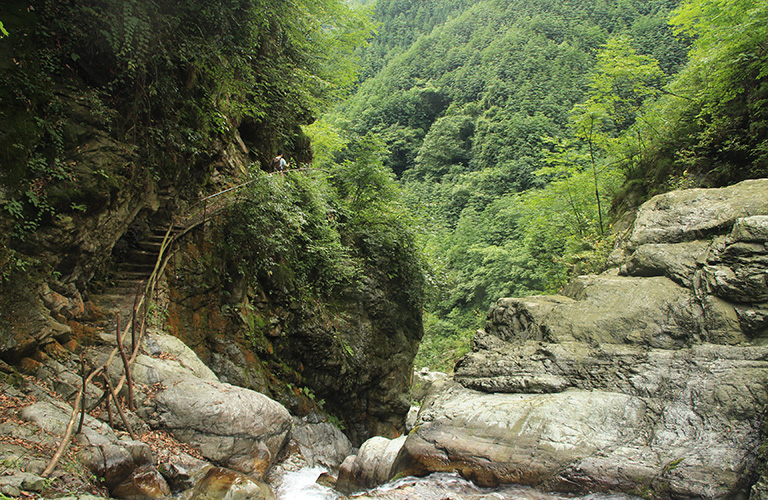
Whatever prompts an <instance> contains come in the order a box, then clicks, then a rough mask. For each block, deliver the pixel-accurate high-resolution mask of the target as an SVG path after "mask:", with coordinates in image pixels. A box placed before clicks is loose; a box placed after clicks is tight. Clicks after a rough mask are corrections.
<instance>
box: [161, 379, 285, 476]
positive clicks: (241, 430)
mask: <svg viewBox="0 0 768 500" xmlns="http://www.w3.org/2000/svg"><path fill="white" fill-rule="evenodd" d="M148 417H149V418H150V419H151V420H150V423H151V425H152V426H153V427H156V428H160V429H163V430H167V431H169V432H171V433H172V434H173V435H174V437H176V438H177V439H178V440H180V441H182V442H184V443H187V444H189V445H191V446H194V447H195V448H197V449H198V450H200V453H201V454H202V455H203V456H204V457H205V458H207V459H208V460H211V461H212V462H214V463H216V464H219V465H221V466H223V467H227V468H230V469H233V470H236V471H239V472H243V473H245V474H253V475H255V476H258V477H260V476H263V475H264V474H265V473H266V472H267V470H268V469H269V467H270V466H271V465H272V464H273V463H274V461H275V459H276V458H277V454H278V453H279V452H280V450H282V448H283V446H284V445H285V444H286V443H287V441H288V438H289V434H290V430H291V416H290V414H289V413H288V410H286V409H285V408H284V407H283V406H282V405H280V404H279V403H277V402H275V401H273V400H271V399H269V398H268V397H266V396H264V395H263V394H259V393H257V392H255V391H251V390H249V389H243V388H241V387H236V386H232V385H229V384H223V383H221V382H210V381H203V380H200V379H186V380H179V381H177V382H173V383H171V384H169V385H168V386H164V387H162V388H161V389H160V390H159V391H158V393H157V394H156V395H155V397H154V411H153V414H152V415H149V416H148Z"/></svg>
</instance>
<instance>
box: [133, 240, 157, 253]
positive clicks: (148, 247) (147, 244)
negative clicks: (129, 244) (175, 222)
mask: <svg viewBox="0 0 768 500" xmlns="http://www.w3.org/2000/svg"><path fill="white" fill-rule="evenodd" d="M138 246H139V248H140V249H141V250H144V251H146V252H152V253H154V254H155V255H157V254H159V253H160V248H161V247H162V246H163V240H162V238H161V239H160V240H155V239H148V240H142V241H140V242H139V243H138Z"/></svg>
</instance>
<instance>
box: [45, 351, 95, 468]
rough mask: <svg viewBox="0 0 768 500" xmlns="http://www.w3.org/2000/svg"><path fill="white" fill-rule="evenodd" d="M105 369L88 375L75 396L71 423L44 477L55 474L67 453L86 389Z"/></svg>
mask: <svg viewBox="0 0 768 500" xmlns="http://www.w3.org/2000/svg"><path fill="white" fill-rule="evenodd" d="M103 369H104V367H103V366H100V367H98V368H96V369H95V370H94V371H92V372H91V374H90V375H88V378H86V379H85V382H84V383H83V386H82V387H81V388H80V390H79V391H78V393H77V396H75V403H74V405H73V410H72V416H71V417H70V419H69V423H68V424H67V430H66V431H65V432H64V437H63V438H61V443H59V447H58V448H57V449H56V453H54V455H53V458H51V461H50V462H48V466H47V467H46V468H45V470H44V471H43V473H42V474H41V476H42V477H48V476H50V475H51V472H53V469H55V468H56V465H58V463H59V460H61V457H62V455H63V454H64V451H66V449H67V446H69V440H70V438H71V437H72V429H74V427H75V420H77V414H78V413H79V411H80V404H81V403H82V401H83V394H84V393H85V387H86V386H87V385H88V384H89V383H90V382H91V381H92V380H93V378H94V377H95V376H96V375H98V374H99V373H101V371H102V370H103Z"/></svg>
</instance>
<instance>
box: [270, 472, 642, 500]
mask: <svg viewBox="0 0 768 500" xmlns="http://www.w3.org/2000/svg"><path fill="white" fill-rule="evenodd" d="M323 472H326V470H325V469H323V468H322V467H313V468H303V469H300V470H297V471H292V472H285V474H284V475H283V476H282V477H281V478H280V482H279V484H278V485H277V486H276V488H275V497H276V498H277V500H345V499H349V500H368V499H382V500H632V499H636V498H638V497H632V496H629V495H619V494H602V493H600V494H590V495H585V496H568V495H558V494H553V493H544V492H541V491H538V490H535V489H533V488H528V487H524V486H516V485H508V486H503V487H499V488H479V487H477V486H475V485H474V484H472V483H471V482H469V481H466V480H465V479H462V478H461V477H460V476H459V475H458V474H445V473H438V474H431V475H429V476H427V477H424V478H414V477H407V478H403V479H398V480H397V481H392V482H390V483H387V484H385V485H382V486H379V487H378V488H375V489H373V490H369V491H365V492H360V493H354V494H351V495H346V496H345V495H342V494H340V493H339V492H337V491H336V490H334V489H332V488H329V487H327V486H322V485H319V484H317V483H316V482H315V481H316V479H317V478H318V476H319V475H320V474H322V473H323Z"/></svg>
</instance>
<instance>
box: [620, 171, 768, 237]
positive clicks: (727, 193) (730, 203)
mask: <svg viewBox="0 0 768 500" xmlns="http://www.w3.org/2000/svg"><path fill="white" fill-rule="evenodd" d="M765 193H768V179H753V180H747V181H743V182H740V183H739V184H735V185H733V186H728V187H724V188H720V189H686V190H680V191H671V192H669V193H665V194H662V195H658V196H654V197H653V198H652V199H650V200H649V201H647V202H645V203H644V204H643V205H642V206H641V207H640V209H639V211H638V213H637V217H636V219H635V223H634V226H633V227H632V230H631V236H630V238H629V244H630V246H631V247H633V248H637V247H639V246H640V245H645V244H648V243H679V242H681V241H691V240H696V239H702V238H703V237H706V236H707V235H711V234H714V233H722V232H725V231H727V230H729V229H730V228H731V226H733V224H734V222H735V221H736V220H737V219H739V218H742V217H750V216H754V215H766V214H768V197H767V196H766V195H765ZM724 229H725V231H724Z"/></svg>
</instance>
